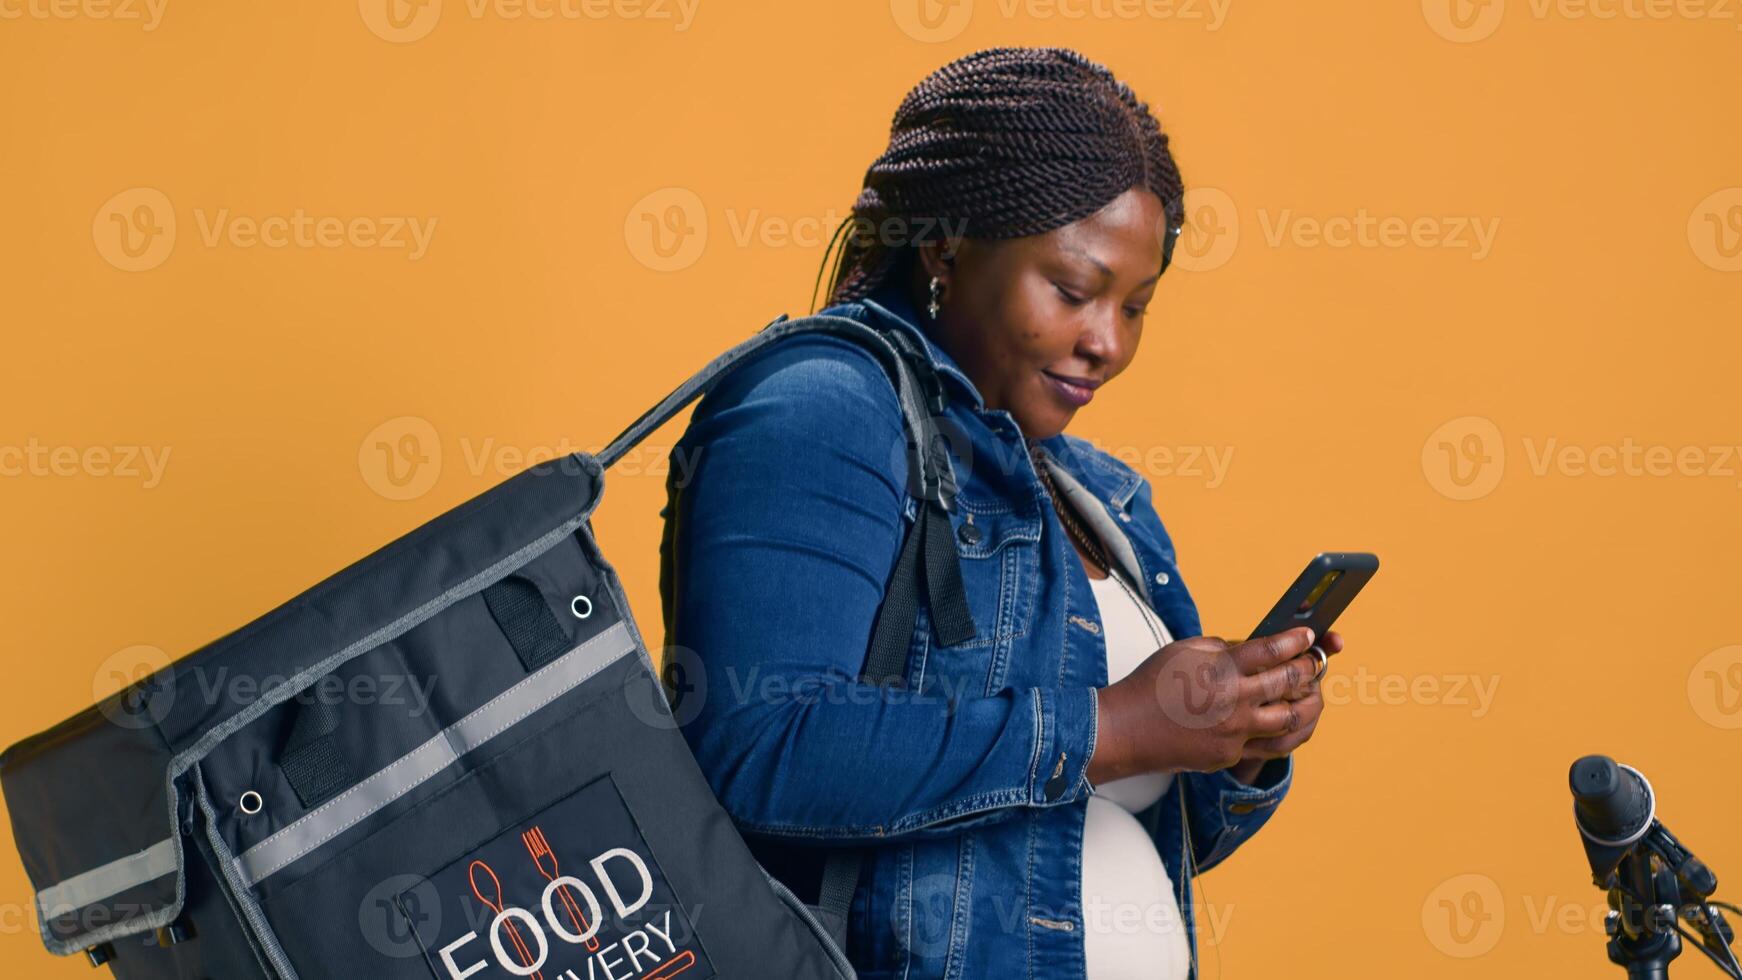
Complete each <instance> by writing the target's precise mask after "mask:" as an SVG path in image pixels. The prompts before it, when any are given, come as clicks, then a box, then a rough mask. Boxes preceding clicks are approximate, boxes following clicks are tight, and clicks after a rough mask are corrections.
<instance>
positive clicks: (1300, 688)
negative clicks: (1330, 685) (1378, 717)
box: [1229, 630, 1343, 783]
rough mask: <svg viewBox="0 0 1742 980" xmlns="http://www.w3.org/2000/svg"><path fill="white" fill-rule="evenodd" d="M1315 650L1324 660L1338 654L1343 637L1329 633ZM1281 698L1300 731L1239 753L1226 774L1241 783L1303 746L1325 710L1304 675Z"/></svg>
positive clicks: (1252, 743) (1257, 743)
mask: <svg viewBox="0 0 1742 980" xmlns="http://www.w3.org/2000/svg"><path fill="white" fill-rule="evenodd" d="M1318 646H1319V649H1321V650H1323V651H1325V655H1326V656H1329V655H1331V654H1333V653H1340V652H1342V649H1343V635H1342V634H1341V633H1338V632H1337V631H1336V630H1332V631H1331V632H1329V633H1326V634H1325V638H1324V639H1322V640H1320V641H1319V643H1318ZM1313 666H1314V669H1317V666H1318V660H1317V658H1316V657H1315V658H1313ZM1283 698H1284V699H1285V700H1288V701H1291V702H1293V703H1294V706H1295V708H1296V709H1297V710H1299V711H1300V714H1301V724H1300V727H1298V728H1296V729H1295V730H1294V731H1292V732H1289V733H1288V734H1286V735H1274V736H1271V737H1269V738H1260V739H1255V740H1253V741H1250V742H1247V743H1246V751H1245V752H1243V753H1241V756H1240V761H1239V762H1237V763H1235V764H1234V766H1233V768H1232V769H1230V770H1229V771H1230V772H1231V773H1233V776H1234V778H1235V779H1238V780H1240V781H1241V782H1243V783H1251V782H1252V781H1253V780H1255V779H1257V778H1258V773H1259V771H1260V770H1262V769H1263V768H1264V763H1265V762H1267V761H1268V760H1270V759H1280V758H1282V757H1283V756H1285V755H1288V754H1289V753H1291V752H1293V751H1294V750H1295V749H1298V748H1300V747H1301V746H1302V745H1305V744H1306V742H1307V740H1308V739H1310V738H1312V737H1313V732H1314V731H1315V730H1316V729H1317V728H1318V727H1319V715H1320V714H1322V713H1323V712H1324V710H1325V698H1324V693H1323V692H1322V691H1321V690H1320V688H1319V682H1318V681H1315V680H1313V679H1312V675H1311V674H1308V675H1307V680H1306V681H1304V682H1303V683H1301V684H1298V685H1296V686H1295V688H1294V689H1293V690H1291V691H1289V692H1288V693H1287V694H1284V695H1283Z"/></svg>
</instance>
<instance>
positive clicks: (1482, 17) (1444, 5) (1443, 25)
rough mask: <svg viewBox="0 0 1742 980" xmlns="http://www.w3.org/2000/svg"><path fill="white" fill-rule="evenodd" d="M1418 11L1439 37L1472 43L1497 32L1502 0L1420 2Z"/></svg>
mask: <svg viewBox="0 0 1742 980" xmlns="http://www.w3.org/2000/svg"><path fill="white" fill-rule="evenodd" d="M1421 12H1422V16H1424V17H1426V18H1427V22H1428V26H1429V27H1432V28H1433V29H1434V33H1436V34H1438V35H1439V36H1440V37H1443V38H1445V39H1446V40H1448V41H1453V42H1456V43H1458V44H1472V43H1474V42H1476V41H1482V40H1486V39H1487V38H1489V37H1492V36H1493V34H1494V32H1495V31H1497V30H1499V29H1500V21H1501V19H1502V18H1503V17H1504V16H1505V15H1506V0H1421Z"/></svg>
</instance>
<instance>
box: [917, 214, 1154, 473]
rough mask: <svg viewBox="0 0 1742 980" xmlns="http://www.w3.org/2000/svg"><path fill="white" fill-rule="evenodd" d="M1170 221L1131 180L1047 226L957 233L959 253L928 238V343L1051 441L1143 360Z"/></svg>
mask: <svg viewBox="0 0 1742 980" xmlns="http://www.w3.org/2000/svg"><path fill="white" fill-rule="evenodd" d="M1165 227H1166V225H1165V223H1164V219H1163V209H1162V204H1161V199H1160V198H1158V197H1156V196H1155V194H1154V193H1153V192H1151V191H1149V190H1146V189H1143V188H1135V187H1134V188H1132V189H1131V190H1128V191H1126V192H1125V193H1123V194H1121V195H1120V196H1118V197H1117V198H1114V199H1113V201H1112V202H1111V203H1109V204H1108V205H1107V206H1106V207H1104V208H1102V209H1101V210H1100V211H1097V212H1096V213H1094V214H1092V215H1090V216H1088V217H1086V218H1083V219H1081V220H1079V221H1076V222H1074V223H1072V224H1069V225H1065V226H1064V227H1062V228H1056V229H1054V230H1052V231H1049V232H1046V233H1045V234H1041V235H1030V236H1028V237H1026V238H1014V239H1006V240H990V239H963V240H960V242H959V246H958V248H957V250H956V253H955V257H954V259H953V261H952V260H947V259H945V258H944V257H943V252H942V249H940V248H939V247H938V246H937V245H935V244H926V245H924V246H922V247H921V250H920V268H919V269H918V270H917V272H919V273H923V275H921V277H920V282H919V283H918V284H917V285H918V289H919V294H918V295H919V296H920V297H921V299H920V301H919V303H918V306H917V308H918V309H919V310H920V311H921V314H920V315H921V316H922V317H923V316H924V315H925V314H924V310H925V306H926V303H927V302H929V299H930V294H929V289H928V285H927V284H929V282H930V280H931V277H932V276H934V275H935V276H937V277H938V278H939V279H940V280H941V282H940V287H941V291H942V298H941V299H940V300H939V307H940V309H939V311H938V319H937V321H936V322H934V323H930V324H929V325H928V329H929V330H930V331H931V334H932V337H933V339H934V340H936V341H937V343H938V345H939V346H941V347H942V348H943V349H944V350H945V351H947V352H948V353H949V355H950V356H951V357H953V358H955V360H956V363H957V364H959V365H960V366H961V368H962V370H963V371H964V372H966V373H967V375H968V377H969V378H970V379H971V380H972V381H973V382H974V386H975V387H976V388H978V389H979V390H980V394H981V396H982V397H983V398H984V399H985V401H986V407H987V408H989V409H1004V410H1006V411H1008V412H1009V413H1010V414H1011V416H1012V417H1014V418H1015V419H1016V423H1017V424H1018V425H1019V426H1021V427H1022V434H1023V435H1024V436H1026V437H1028V438H1030V439H1045V438H1048V437H1051V436H1054V435H1057V434H1058V433H1060V432H1062V431H1064V428H1065V426H1067V425H1069V424H1070V421H1071V417H1072V416H1074V415H1075V414H1076V411H1077V409H1079V408H1081V407H1082V406H1083V405H1086V404H1088V402H1089V399H1090V398H1092V397H1094V394H1095V389H1096V388H1097V387H1099V386H1100V385H1103V384H1106V383H1107V382H1109V381H1111V380H1113V379H1114V378H1116V377H1118V376H1119V373H1120V372H1121V371H1124V370H1125V367H1126V365H1128V364H1130V363H1131V359H1132V358H1133V357H1135V356H1136V354H1137V341H1138V339H1139V338H1140V337H1141V336H1142V334H1143V316H1144V309H1145V308H1146V307H1147V306H1148V305H1149V301H1150V299H1151V298H1152V297H1153V296H1154V295H1155V287H1156V280H1157V279H1158V278H1159V277H1160V275H1161V255H1162V248H1161V244H1162V242H1161V232H1162V231H1163V230H1164V229H1165Z"/></svg>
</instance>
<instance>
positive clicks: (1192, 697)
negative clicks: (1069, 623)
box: [1088, 626, 1329, 783]
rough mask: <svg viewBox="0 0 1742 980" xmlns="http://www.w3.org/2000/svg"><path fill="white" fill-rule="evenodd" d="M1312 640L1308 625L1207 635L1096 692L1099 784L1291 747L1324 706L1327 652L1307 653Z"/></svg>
mask: <svg viewBox="0 0 1742 980" xmlns="http://www.w3.org/2000/svg"><path fill="white" fill-rule="evenodd" d="M1312 642H1313V637H1312V631H1311V630H1310V629H1308V628H1306V627H1304V626H1302V627H1298V628H1296V629H1292V630H1288V631H1286V632H1282V633H1278V634H1276V635H1274V636H1263V637H1255V638H1253V639H1250V640H1247V641H1245V642H1243V643H1232V644H1231V643H1228V642H1227V641H1225V640H1222V639H1221V638H1219V637H1213V636H1200V637H1193V638H1191V639H1188V640H1178V641H1176V642H1173V643H1170V644H1168V645H1167V646H1165V647H1162V648H1161V649H1160V650H1157V651H1156V652H1155V653H1153V654H1151V655H1150V656H1149V659H1147V660H1145V661H1144V662H1143V663H1141V664H1139V665H1138V667H1137V669H1136V670H1134V671H1132V672H1131V674H1130V675H1128V676H1127V677H1125V678H1123V679H1121V680H1119V681H1117V682H1115V683H1113V684H1110V685H1108V686H1107V687H1104V688H1101V689H1100V690H1098V691H1097V692H1096V703H1097V710H1098V712H1099V721H1098V723H1097V729H1096V738H1095V754H1094V756H1093V757H1092V758H1091V759H1090V760H1089V773H1088V775H1089V780H1090V781H1091V782H1094V783H1102V782H1106V781H1108V780H1112V779H1119V778H1122V777H1124V776H1130V775H1135V774H1137V773H1144V772H1180V771H1193V772H1213V771H1215V770H1218V769H1226V768H1228V767H1230V766H1232V765H1235V764H1236V763H1238V762H1239V761H1240V760H1241V759H1242V758H1244V757H1245V755H1246V753H1247V750H1248V746H1249V745H1250V744H1252V743H1255V742H1256V743H1259V744H1260V745H1262V746H1266V747H1269V748H1271V749H1274V748H1276V747H1278V746H1282V745H1285V744H1288V743H1289V740H1290V739H1292V738H1293V737H1294V736H1296V735H1298V734H1299V732H1300V730H1301V729H1302V728H1303V727H1309V728H1310V726H1311V725H1313V724H1316V723H1317V721H1318V712H1319V710H1320V709H1322V707H1323V701H1322V699H1321V698H1319V696H1318V693H1317V685H1316V684H1315V683H1313V680H1312V676H1313V673H1314V671H1315V670H1316V669H1317V668H1318V658H1317V657H1313V656H1310V655H1308V654H1307V653H1306V651H1307V650H1308V649H1309V648H1310V647H1311V646H1312ZM1327 652H1329V650H1328V648H1327ZM1308 702H1313V703H1312V704H1311V705H1309V704H1308ZM1303 741H1304V739H1303ZM1296 744H1298V743H1296Z"/></svg>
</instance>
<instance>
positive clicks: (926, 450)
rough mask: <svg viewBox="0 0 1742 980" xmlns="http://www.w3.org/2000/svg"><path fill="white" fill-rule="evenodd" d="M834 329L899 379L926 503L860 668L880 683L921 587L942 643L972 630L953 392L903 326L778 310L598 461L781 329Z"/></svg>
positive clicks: (914, 484)
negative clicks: (959, 541)
mask: <svg viewBox="0 0 1742 980" xmlns="http://www.w3.org/2000/svg"><path fill="white" fill-rule="evenodd" d="M816 331H821V332H827V333H829V334H832V335H835V336H839V337H842V338H845V339H848V340H851V341H853V342H856V343H858V344H860V345H862V346H863V347H865V348H866V349H868V350H870V351H871V352H872V353H873V354H875V355H877V357H878V359H879V360H880V361H881V362H882V364H883V366H884V369H885V370H886V371H887V372H888V374H889V376H890V379H891V381H892V382H893V383H894V385H895V391H896V397H897V400H898V401H899V402H900V403H901V414H902V418H903V422H904V425H905V429H906V433H907V458H908V467H907V469H908V480H907V489H908V493H909V494H911V495H912V496H913V497H914V498H916V499H917V500H918V501H919V504H920V507H919V511H918V513H917V516H916V517H915V520H914V523H913V525H912V526H911V527H909V528H908V530H907V533H906V536H905V538H904V539H903V541H902V548H901V555H900V557H899V558H898V559H897V561H896V567H895V572H894V573H893V574H892V575H891V576H890V581H889V585H888V588H887V591H886V593H885V596H884V601H883V605H882V607H881V608H879V609H878V613H877V620H876V624H875V626H874V627H873V631H872V642H871V646H870V650H869V652H868V655H867V658H866V666H865V671H864V674H863V676H864V677H865V678H866V679H868V680H871V681H873V682H874V683H884V682H886V681H891V680H898V679H900V678H901V677H903V676H904V675H905V673H906V664H907V651H908V646H909V644H910V642H911V639H912V636H913V624H914V622H915V618H916V616H917V614H918V611H919V605H920V594H921V592H922V590H923V592H924V595H925V601H926V604H927V607H928V608H929V609H930V610H931V615H932V618H933V620H934V622H935V623H936V624H937V628H938V637H939V642H941V643H943V644H945V645H953V644H956V643H963V642H966V641H968V640H971V639H973V638H974V636H975V628H974V620H973V618H972V617H971V616H970V615H969V613H968V600H967V594H966V591H965V590H964V589H963V587H962V572H961V565H960V558H959V557H958V555H957V554H956V549H955V545H954V544H953V543H952V542H951V540H950V534H951V528H950V520H949V513H950V512H951V511H953V510H954V509H955V505H956V474H955V467H954V465H953V464H952V462H951V460H950V454H949V440H948V439H947V438H946V437H945V436H944V434H943V432H942V431H941V430H940V428H939V419H940V418H941V417H942V413H943V410H944V407H945V405H946V403H947V399H946V398H945V395H944V389H943V384H942V382H941V380H940V379H939V378H938V376H937V372H936V371H935V369H933V367H932V364H931V361H930V359H929V358H927V357H926V356H925V351H924V350H923V349H922V348H921V347H920V345H919V344H918V342H916V341H914V340H913V339H912V338H911V337H906V336H904V335H902V334H901V332H900V331H899V330H893V329H880V328H877V327H873V326H870V325H868V324H865V323H861V322H859V321H858V320H853V319H850V318H848V317H840V316H826V315H816V316H807V317H802V318H800V319H797V320H794V319H789V318H788V317H787V316H786V314H784V313H783V314H781V315H780V316H778V317H776V318H775V319H774V320H773V321H772V322H770V323H769V324H768V325H767V326H765V327H763V328H762V329H761V330H759V331H757V332H756V333H755V334H754V335H753V336H751V337H750V338H749V339H747V340H744V341H742V342H740V343H738V344H737V345H735V346H734V347H732V348H731V349H730V350H727V351H726V352H725V353H723V354H720V355H719V356H718V357H716V358H714V359H713V360H712V361H709V362H708V363H707V364H706V365H705V366H703V367H702V369H701V370H699V371H697V372H696V373H695V374H693V375H691V376H690V377H689V378H688V379H686V380H685V381H684V382H683V383H682V384H680V385H678V386H677V388H675V389H674V390H673V391H672V392H671V394H669V395H666V396H665V397H664V398H663V399H661V400H660V401H659V402H658V403H657V404H655V405H654V406H652V407H651V408H649V409H648V410H647V411H645V412H643V413H642V414H641V417H640V418H638V419H636V420H635V421H634V422H633V423H631V424H630V425H629V427H628V428H626V429H624V430H623V431H622V432H621V433H620V434H618V436H617V437H616V438H615V439H612V440H611V442H610V443H609V444H608V445H606V447H605V448H604V450H602V451H601V452H600V453H599V455H598V457H597V459H598V461H599V464H600V466H601V467H602V468H605V467H609V466H610V465H611V464H612V463H614V462H616V461H617V460H618V459H620V458H622V456H623V454H624V453H626V452H628V451H629V450H630V449H632V448H634V447H635V445H636V444H638V443H639V442H641V440H642V439H644V438H646V437H647V435H648V433H650V432H652V431H653V430H655V429H657V428H659V427H660V426H661V425H663V424H665V422H667V421H668V420H670V418H671V417H672V416H673V415H675V414H677V413H678V412H679V411H681V410H682V409H683V408H684V406H686V405H688V404H689V403H690V402H692V401H694V400H695V399H696V398H698V397H700V396H701V395H702V394H704V393H705V392H707V391H708V390H709V389H711V388H712V387H713V386H714V385H715V384H716V383H717V382H718V381H719V380H720V379H721V378H722V377H724V376H725V375H726V373H727V372H729V371H731V370H732V369H733V368H735V367H737V366H739V365H740V364H742V363H744V362H745V361H746V360H747V359H748V358H749V357H750V356H751V355H753V354H755V353H757V352H758V351H761V350H763V349H764V348H766V347H768V346H769V345H770V344H773V343H775V342H777V341H779V340H780V339H782V338H784V337H788V336H791V335H793V334H798V333H808V332H816Z"/></svg>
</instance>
